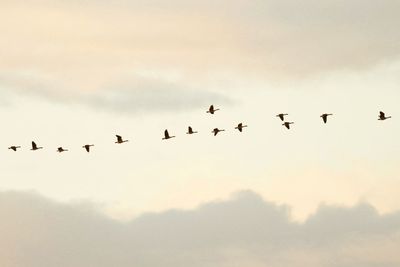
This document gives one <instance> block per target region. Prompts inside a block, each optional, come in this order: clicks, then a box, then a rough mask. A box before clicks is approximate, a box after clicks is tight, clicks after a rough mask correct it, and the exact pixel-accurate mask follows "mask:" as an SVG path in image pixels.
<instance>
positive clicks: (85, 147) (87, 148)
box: [82, 145, 94, 153]
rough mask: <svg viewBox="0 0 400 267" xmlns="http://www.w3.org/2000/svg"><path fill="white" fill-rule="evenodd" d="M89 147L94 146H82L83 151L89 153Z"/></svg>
mask: <svg viewBox="0 0 400 267" xmlns="http://www.w3.org/2000/svg"><path fill="white" fill-rule="evenodd" d="M91 146H94V145H84V146H82V147H83V148H84V149H86V152H88V153H89V152H90V147H91Z"/></svg>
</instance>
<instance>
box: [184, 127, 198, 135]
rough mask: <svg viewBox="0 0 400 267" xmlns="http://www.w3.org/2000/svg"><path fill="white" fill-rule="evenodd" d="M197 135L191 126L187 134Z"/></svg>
mask: <svg viewBox="0 0 400 267" xmlns="http://www.w3.org/2000/svg"><path fill="white" fill-rule="evenodd" d="M195 133H197V132H195V131H193V129H192V127H190V126H189V127H188V131H187V133H186V134H195Z"/></svg>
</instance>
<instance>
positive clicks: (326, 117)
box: [320, 113, 333, 123]
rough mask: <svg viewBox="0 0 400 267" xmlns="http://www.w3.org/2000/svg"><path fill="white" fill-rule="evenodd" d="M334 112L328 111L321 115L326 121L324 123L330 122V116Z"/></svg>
mask: <svg viewBox="0 0 400 267" xmlns="http://www.w3.org/2000/svg"><path fill="white" fill-rule="evenodd" d="M332 115H333V114H327V113H324V114H322V115H321V116H320V117H321V118H322V120H323V121H324V123H327V122H328V116H332Z"/></svg>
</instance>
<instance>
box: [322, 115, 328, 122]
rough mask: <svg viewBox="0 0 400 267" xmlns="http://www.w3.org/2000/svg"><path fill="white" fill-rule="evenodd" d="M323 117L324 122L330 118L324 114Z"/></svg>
mask: <svg viewBox="0 0 400 267" xmlns="http://www.w3.org/2000/svg"><path fill="white" fill-rule="evenodd" d="M322 119H323V120H324V122H325V123H326V122H327V120H328V116H327V115H322Z"/></svg>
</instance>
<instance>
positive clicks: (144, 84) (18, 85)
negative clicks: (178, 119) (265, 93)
mask: <svg viewBox="0 0 400 267" xmlns="http://www.w3.org/2000/svg"><path fill="white" fill-rule="evenodd" d="M0 85H1V86H2V91H1V92H0V93H2V96H3V97H2V99H3V100H8V101H7V103H8V104H11V103H13V102H12V100H11V99H13V98H18V97H26V96H29V97H35V98H38V99H42V100H46V101H49V102H53V103H62V104H70V105H71V104H73V105H76V104H77V105H83V106H89V107H93V108H96V109H99V110H106V111H115V112H124V113H138V112H146V113H151V112H160V111H161V112H162V111H185V110H193V109H200V108H203V109H205V108H206V107H208V106H209V105H210V104H211V103H224V104H232V103H233V99H231V98H230V97H228V96H227V95H224V94H221V93H217V92H211V91H208V90H201V89H200V88H191V87H188V86H186V85H185V84H184V83H183V82H178V81H170V80H168V79H163V78H160V77H144V76H140V75H132V77H130V78H124V79H123V80H121V81H118V82H117V83H111V84H109V85H106V86H105V87H104V88H102V89H99V90H88V91H79V90H78V91H77V90H59V89H58V88H57V85H56V82H54V81H52V80H51V79H45V78H44V77H43V76H42V77H41V76H40V75H37V74H35V73H20V74H18V75H16V74H12V75H10V74H3V75H1V74H0Z"/></svg>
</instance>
